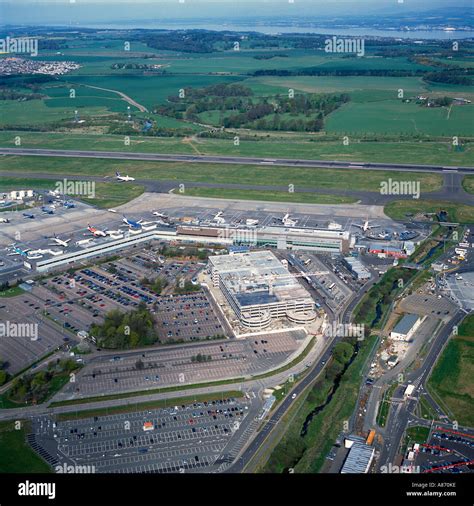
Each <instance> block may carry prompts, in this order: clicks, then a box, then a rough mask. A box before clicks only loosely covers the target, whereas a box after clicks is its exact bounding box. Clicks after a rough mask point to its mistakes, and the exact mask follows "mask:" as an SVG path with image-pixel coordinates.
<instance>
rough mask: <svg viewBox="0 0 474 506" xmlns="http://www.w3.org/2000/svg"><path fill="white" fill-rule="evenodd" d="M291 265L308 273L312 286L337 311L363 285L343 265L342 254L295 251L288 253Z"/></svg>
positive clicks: (332, 309)
mask: <svg viewBox="0 0 474 506" xmlns="http://www.w3.org/2000/svg"><path fill="white" fill-rule="evenodd" d="M287 259H288V263H289V264H290V266H293V267H296V268H297V269H298V270H300V271H302V272H304V273H307V275H308V277H309V278H310V279H311V286H312V287H313V288H314V289H315V290H316V292H317V293H318V295H319V296H320V301H322V302H323V303H324V304H325V305H326V306H327V307H329V309H330V310H331V311H332V312H334V313H337V312H338V311H339V310H340V309H341V308H342V307H343V306H344V304H345V303H346V302H347V301H348V300H349V298H350V297H351V296H352V294H353V293H354V292H355V291H357V290H360V287H361V285H360V284H359V283H357V281H355V280H354V279H353V277H352V275H351V273H350V272H349V271H348V270H347V269H346V268H345V267H344V266H343V264H342V256H337V257H334V258H332V257H331V255H314V254H311V253H308V252H304V253H303V252H295V253H292V254H289V255H287Z"/></svg>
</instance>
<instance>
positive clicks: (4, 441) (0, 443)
mask: <svg viewBox="0 0 474 506" xmlns="http://www.w3.org/2000/svg"><path fill="white" fill-rule="evenodd" d="M15 423H17V422H13V421H11V422H0V455H1V456H2V458H1V459H0V473H49V472H51V469H50V467H49V466H48V465H47V464H46V462H44V461H43V460H42V459H41V458H40V457H39V456H38V455H37V454H36V453H35V452H34V451H33V450H32V449H31V448H30V446H29V445H28V444H27V443H26V434H27V433H28V432H29V427H28V424H27V422H23V421H20V424H21V425H20V427H19V429H18V430H17V429H16V426H15Z"/></svg>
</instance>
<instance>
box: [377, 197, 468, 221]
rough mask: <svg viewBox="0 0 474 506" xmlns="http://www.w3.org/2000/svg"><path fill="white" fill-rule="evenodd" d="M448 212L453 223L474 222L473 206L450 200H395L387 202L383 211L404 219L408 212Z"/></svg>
mask: <svg viewBox="0 0 474 506" xmlns="http://www.w3.org/2000/svg"><path fill="white" fill-rule="evenodd" d="M441 210H444V211H447V212H448V216H449V220H450V221H451V222H454V223H461V224H466V223H467V224H469V223H474V206H468V205H465V204H454V203H452V202H443V201H439V202H438V201H432V200H424V199H420V200H396V201H393V202H390V203H389V204H387V205H386V206H385V208H384V212H385V214H386V215H387V216H390V218H392V219H394V220H404V219H406V215H407V213H408V214H410V213H411V214H414V215H416V214H418V213H438V212H439V211H441Z"/></svg>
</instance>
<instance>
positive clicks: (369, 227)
mask: <svg viewBox="0 0 474 506" xmlns="http://www.w3.org/2000/svg"><path fill="white" fill-rule="evenodd" d="M352 225H353V226H354V227H358V228H360V229H362V231H363V232H367V230H372V229H373V228H379V227H380V225H371V224H370V222H369V220H365V221H364V223H363V224H359V223H353V224H352Z"/></svg>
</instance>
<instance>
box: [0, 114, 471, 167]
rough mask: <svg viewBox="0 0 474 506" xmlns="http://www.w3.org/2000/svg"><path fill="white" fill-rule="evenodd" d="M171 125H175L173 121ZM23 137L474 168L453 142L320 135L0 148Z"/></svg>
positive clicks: (94, 138) (11, 134) (110, 138)
mask: <svg viewBox="0 0 474 506" xmlns="http://www.w3.org/2000/svg"><path fill="white" fill-rule="evenodd" d="M68 114H69V112H68ZM71 114H73V113H71ZM166 119H167V120H169V121H171V119H170V118H166ZM175 121H176V120H175ZM187 125H188V124H187ZM17 136H19V137H20V138H21V146H22V147H23V148H42V149H47V148H51V149H82V150H96V151H123V152H143V153H175V154H181V153H183V154H203V155H229V156H260V157H271V158H275V157H279V158H304V159H309V160H311V159H313V160H341V161H357V162H371V163H374V162H380V163H390V162H397V163H406V164H411V163H419V164H425V165H430V164H435V165H446V166H450V165H451V166H470V165H474V147H473V145H472V144H466V145H465V146H464V147H463V149H462V150H459V151H456V150H454V149H453V147H452V145H451V142H452V141H451V140H450V139H445V140H442V141H441V140H440V141H433V142H416V141H403V142H402V141H398V140H393V141H391V142H388V141H375V142H372V141H363V140H362V141H359V140H358V139H356V138H354V139H352V140H351V141H350V143H349V145H348V146H344V145H343V143H342V137H341V139H338V140H331V141H327V140H324V139H322V138H321V137H320V136H316V135H312V136H301V135H300V134H291V135H288V134H281V133H279V135H276V134H275V133H273V134H272V136H271V137H268V138H267V137H264V136H263V135H262V134H260V137H254V138H253V139H252V140H250V139H244V138H242V139H241V141H240V145H239V146H235V145H234V142H233V139H204V138H197V139H194V140H192V141H191V140H189V139H181V138H177V137H171V138H165V137H163V138H161V137H146V136H132V137H131V141H130V145H129V146H125V145H124V138H123V136H120V135H99V134H92V133H84V132H83V133H80V132H75V131H74V132H68V133H45V132H23V131H0V146H2V147H15V144H14V142H15V137H17Z"/></svg>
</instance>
